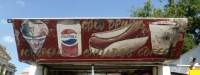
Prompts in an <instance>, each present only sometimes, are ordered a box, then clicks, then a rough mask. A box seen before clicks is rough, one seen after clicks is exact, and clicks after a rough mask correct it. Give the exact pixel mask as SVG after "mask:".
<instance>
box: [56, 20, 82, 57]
mask: <svg viewBox="0 0 200 75" xmlns="http://www.w3.org/2000/svg"><path fill="white" fill-rule="evenodd" d="M57 37H58V48H59V50H60V52H61V55H62V56H64V57H77V56H80V55H81V54H82V47H81V46H82V43H81V25H80V24H79V23H78V21H76V20H61V21H59V22H58V23H57Z"/></svg>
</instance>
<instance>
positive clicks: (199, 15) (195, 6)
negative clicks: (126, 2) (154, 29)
mask: <svg viewBox="0 0 200 75" xmlns="http://www.w3.org/2000/svg"><path fill="white" fill-rule="evenodd" d="M158 1H160V2H162V1H163V0H158ZM164 1H166V0H164ZM199 7H200V0H168V3H167V4H166V5H164V6H163V9H161V8H155V7H154V6H153V4H152V3H151V0H147V1H146V2H144V7H137V8H136V9H135V7H134V6H132V9H131V10H129V12H130V13H131V15H130V16H131V17H155V18H188V22H189V23H188V30H187V35H186V37H185V39H184V46H183V52H182V53H185V52H187V51H188V50H190V49H191V48H193V47H194V46H195V45H196V44H199V42H200V31H198V30H199V29H200V8H199Z"/></svg>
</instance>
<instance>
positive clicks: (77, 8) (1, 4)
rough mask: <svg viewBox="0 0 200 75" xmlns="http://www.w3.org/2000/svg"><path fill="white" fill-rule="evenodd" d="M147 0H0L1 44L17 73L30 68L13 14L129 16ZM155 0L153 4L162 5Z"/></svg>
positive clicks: (17, 16)
mask: <svg viewBox="0 0 200 75" xmlns="http://www.w3.org/2000/svg"><path fill="white" fill-rule="evenodd" d="M144 1H146V0H0V44H2V45H4V46H6V51H7V52H10V56H11V58H12V60H10V61H9V62H11V63H13V64H14V65H15V66H16V67H17V68H16V70H17V71H16V72H15V75H19V74H20V73H21V72H24V71H29V64H25V63H22V62H19V61H18V55H17V49H16V48H17V47H16V43H15V38H14V32H13V27H12V24H11V23H7V19H11V18H71V17H130V12H128V10H130V9H132V5H134V7H142V6H143V5H144ZM166 1H167V0H164V1H163V2H162V3H160V2H159V1H158V0H152V4H154V7H158V8H162V7H163V5H164V4H166Z"/></svg>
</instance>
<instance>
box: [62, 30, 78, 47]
mask: <svg viewBox="0 0 200 75" xmlns="http://www.w3.org/2000/svg"><path fill="white" fill-rule="evenodd" d="M60 38H61V40H62V44H64V45H66V46H73V45H76V44H77V33H76V32H75V31H74V30H72V29H65V30H63V31H62V32H61V36H60Z"/></svg>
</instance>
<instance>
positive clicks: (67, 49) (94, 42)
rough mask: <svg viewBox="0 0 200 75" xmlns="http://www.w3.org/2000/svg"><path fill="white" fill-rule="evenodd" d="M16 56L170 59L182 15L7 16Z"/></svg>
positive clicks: (182, 30)
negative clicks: (18, 17)
mask: <svg viewBox="0 0 200 75" xmlns="http://www.w3.org/2000/svg"><path fill="white" fill-rule="evenodd" d="M12 23H13V28H14V33H15V39H16V45H17V51H18V57H19V60H20V61H25V62H27V61H30V60H31V58H34V60H31V61H35V62H36V61H37V63H38V62H40V63H41V62H70V61H78V62H84V61H87V62H94V61H95V62H96V61H98V62H104V61H132V62H135V61H139V62H147V61H155V62H156V61H157V62H164V61H165V60H167V59H170V60H175V59H178V58H179V57H180V55H181V51H182V46H183V42H184V40H183V39H184V37H185V34H186V28H187V23H188V21H187V19H186V18H62V19H59V18H58V19H12Z"/></svg>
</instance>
